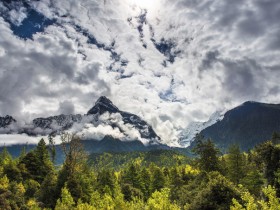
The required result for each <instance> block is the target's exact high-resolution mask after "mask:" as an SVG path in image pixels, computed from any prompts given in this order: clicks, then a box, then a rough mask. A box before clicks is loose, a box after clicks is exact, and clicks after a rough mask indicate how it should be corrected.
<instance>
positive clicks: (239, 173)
mask: <svg viewBox="0 0 280 210" xmlns="http://www.w3.org/2000/svg"><path fill="white" fill-rule="evenodd" d="M245 158H246V157H245V156H244V154H242V153H241V151H240V148H239V146H238V145H232V146H230V148H229V150H228V155H227V162H228V163H227V165H228V175H229V178H230V180H231V181H233V182H234V183H235V184H239V183H240V180H241V179H242V178H244V176H245V165H246V159H245Z"/></svg>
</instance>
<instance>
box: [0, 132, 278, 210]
mask: <svg viewBox="0 0 280 210" xmlns="http://www.w3.org/2000/svg"><path fill="white" fill-rule="evenodd" d="M273 138H274V139H276V138H278V137H277V136H276V135H275V134H274V137H273ZM62 142H63V143H62V150H63V151H64V155H65V161H64V163H63V164H62V165H61V166H60V167H56V168H55V167H54V165H53V160H54V156H53V154H54V153H53V152H54V151H53V150H52V149H51V148H52V147H51V146H52V145H49V146H48V145H46V143H45V141H44V140H43V139H42V140H40V141H39V143H38V145H37V147H36V148H34V149H33V150H31V151H29V152H25V151H24V150H23V152H22V153H21V155H20V156H19V157H18V158H12V157H11V155H10V154H9V152H8V151H7V150H6V149H3V150H2V152H1V153H0V209H7V210H9V209H23V210H25V209H33V210H40V209H42V210H43V209H46V210H47V209H56V210H60V209H67V210H68V209H70V210H71V209H73V210H74V209H75V210H76V209H77V210H103V209H104V210H108V209H112V210H113V209H114V210H115V209H117V210H126V209H132V210H161V209H162V210H166V209H167V210H168V209H170V210H171V209H176V210H177V209H189V210H196V209H197V210H198V209H199V210H203V209H207V210H211V209H215V210H216V209H217V210H220V209H221V210H222V209H231V210H237V209H238V210H242V209H243V210H245V209H250V210H254V209H256V210H257V209H268V210H275V209H280V201H279V192H280V187H279V186H280V146H279V145H278V144H276V143H275V142H277V141H275V140H274V142H272V141H268V142H266V143H263V144H261V145H258V146H257V147H256V148H254V149H252V150H250V151H248V153H243V152H241V151H240V149H239V147H238V146H236V145H233V146H231V147H230V148H229V150H228V153H227V154H225V155H222V154H221V153H220V152H219V150H218V149H217V148H216V146H215V145H214V144H213V142H212V141H211V140H206V141H205V140H203V139H201V141H198V144H197V145H196V147H195V148H194V152H195V153H196V155H197V156H196V157H194V158H192V159H190V158H189V157H184V156H183V155H182V154H179V153H177V152H172V151H156V152H141V153H139V152H135V153H113V154H110V153H106V154H101V155H100V154H99V155H96V154H95V155H91V156H90V157H89V159H88V156H87V154H86V153H85V152H84V150H83V147H82V144H81V139H80V137H79V136H76V135H72V134H64V135H63V136H62ZM110 161H111V163H110ZM264 186H267V187H264Z"/></svg>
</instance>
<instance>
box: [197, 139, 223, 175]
mask: <svg viewBox="0 0 280 210" xmlns="http://www.w3.org/2000/svg"><path fill="white" fill-rule="evenodd" d="M193 152H194V153H195V154H196V155H198V156H199V159H198V164H199V167H200V169H201V170H205V171H207V172H210V171H219V170H220V165H219V154H220V151H219V149H218V148H217V147H216V146H215V145H214V143H213V142H212V141H211V140H210V139H208V140H206V141H204V140H203V139H201V138H199V139H198V140H197V143H196V145H195V147H194V148H193Z"/></svg>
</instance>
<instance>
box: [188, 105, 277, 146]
mask: <svg viewBox="0 0 280 210" xmlns="http://www.w3.org/2000/svg"><path fill="white" fill-rule="evenodd" d="M275 131H276V132H278V131H280V104H265V103H258V102H251V101H249V102H245V103H243V104H242V105H240V106H238V107H236V108H234V109H232V110H229V111H228V112H226V113H225V115H224V118H223V119H222V120H220V121H218V122H216V123H215V124H213V125H211V126H209V127H207V128H205V129H203V130H202V131H201V132H200V134H202V135H203V136H204V137H205V138H211V139H212V140H213V141H214V142H215V143H216V144H217V145H218V147H220V148H221V149H223V150H226V149H227V148H228V147H229V146H230V145H231V144H238V145H239V146H240V147H241V149H242V150H248V149H251V148H253V147H254V146H255V145H256V144H259V143H261V142H263V141H265V140H268V139H271V136H272V133H273V132H275ZM194 144H195V141H194V142H193V143H192V145H194Z"/></svg>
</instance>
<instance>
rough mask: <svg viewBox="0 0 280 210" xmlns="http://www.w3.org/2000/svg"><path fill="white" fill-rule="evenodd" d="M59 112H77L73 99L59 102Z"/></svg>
mask: <svg viewBox="0 0 280 210" xmlns="http://www.w3.org/2000/svg"><path fill="white" fill-rule="evenodd" d="M58 113H60V114H73V113H75V106H74V104H73V103H72V102H71V101H68V100H66V101H63V102H60V103H59V109H58Z"/></svg>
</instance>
